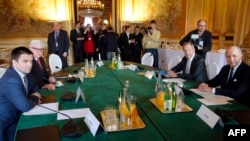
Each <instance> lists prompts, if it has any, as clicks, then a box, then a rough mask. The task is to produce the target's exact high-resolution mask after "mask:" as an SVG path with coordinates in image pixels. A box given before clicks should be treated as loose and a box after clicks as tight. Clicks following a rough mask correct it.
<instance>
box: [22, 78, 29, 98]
mask: <svg viewBox="0 0 250 141" xmlns="http://www.w3.org/2000/svg"><path fill="white" fill-rule="evenodd" d="M23 82H24V87H25V90H26V95H28V81H27V77H26V76H24V77H23Z"/></svg>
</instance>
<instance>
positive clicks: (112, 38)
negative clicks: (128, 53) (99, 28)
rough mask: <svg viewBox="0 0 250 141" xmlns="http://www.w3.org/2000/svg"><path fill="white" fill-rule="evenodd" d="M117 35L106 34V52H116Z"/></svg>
mask: <svg viewBox="0 0 250 141" xmlns="http://www.w3.org/2000/svg"><path fill="white" fill-rule="evenodd" d="M118 40H119V35H118V34H117V33H115V32H108V33H107V34H106V36H105V38H104V45H105V50H106V52H117V48H118Z"/></svg>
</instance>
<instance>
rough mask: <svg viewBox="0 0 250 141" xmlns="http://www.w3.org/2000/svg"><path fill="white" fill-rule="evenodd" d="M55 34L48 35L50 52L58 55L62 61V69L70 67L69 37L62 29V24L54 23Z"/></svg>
mask: <svg viewBox="0 0 250 141" xmlns="http://www.w3.org/2000/svg"><path fill="white" fill-rule="evenodd" d="M53 30H54V31H53V32H50V33H49V35H48V41H47V44H48V52H49V54H52V53H54V54H57V55H59V56H60V58H61V60H62V68H66V67H67V66H68V63H67V56H68V50H69V37H68V34H67V31H65V30H62V29H61V23H59V22H54V23H53Z"/></svg>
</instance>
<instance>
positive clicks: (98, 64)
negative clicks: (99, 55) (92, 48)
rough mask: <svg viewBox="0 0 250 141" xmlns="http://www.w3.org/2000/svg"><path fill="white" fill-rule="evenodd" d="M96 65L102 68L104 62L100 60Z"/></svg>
mask: <svg viewBox="0 0 250 141" xmlns="http://www.w3.org/2000/svg"><path fill="white" fill-rule="evenodd" d="M96 64H97V66H98V67H101V66H103V65H104V63H103V61H101V60H100V61H98V62H96Z"/></svg>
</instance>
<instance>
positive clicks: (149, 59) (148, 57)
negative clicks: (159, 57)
mask: <svg viewBox="0 0 250 141" xmlns="http://www.w3.org/2000/svg"><path fill="white" fill-rule="evenodd" d="M141 64H142V65H147V66H153V64H154V56H153V54H152V53H151V52H147V53H145V54H144V55H143V56H142V58H141Z"/></svg>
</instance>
